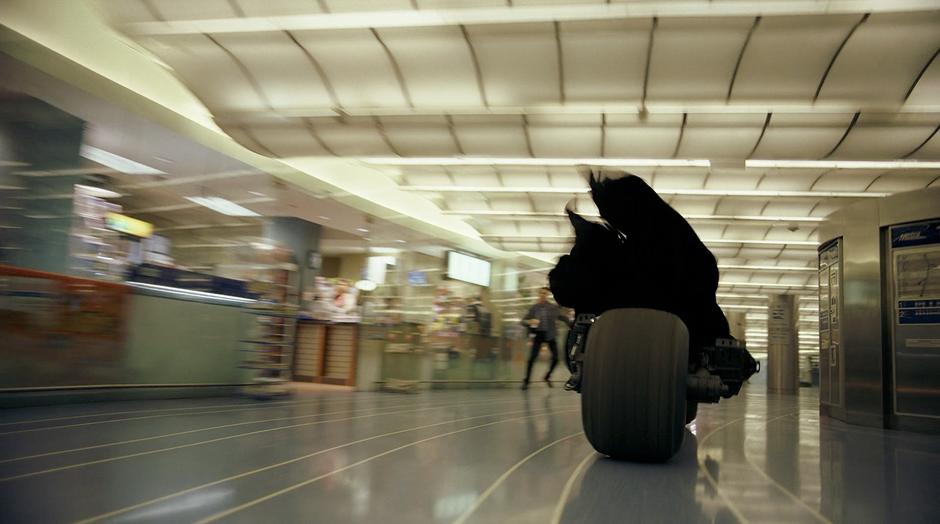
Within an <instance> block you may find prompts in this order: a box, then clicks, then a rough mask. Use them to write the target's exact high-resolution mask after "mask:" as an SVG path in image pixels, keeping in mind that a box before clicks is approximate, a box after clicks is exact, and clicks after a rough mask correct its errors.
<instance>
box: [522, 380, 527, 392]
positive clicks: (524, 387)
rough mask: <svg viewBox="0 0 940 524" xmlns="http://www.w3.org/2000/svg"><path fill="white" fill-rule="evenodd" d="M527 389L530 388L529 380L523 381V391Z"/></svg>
mask: <svg viewBox="0 0 940 524" xmlns="http://www.w3.org/2000/svg"><path fill="white" fill-rule="evenodd" d="M527 389H529V383H528V382H523V383H522V391H525V390H527Z"/></svg>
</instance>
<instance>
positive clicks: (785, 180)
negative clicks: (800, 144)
mask: <svg viewBox="0 0 940 524" xmlns="http://www.w3.org/2000/svg"><path fill="white" fill-rule="evenodd" d="M818 178H819V174H816V173H793V174H790V173H781V172H779V171H778V172H776V173H773V174H768V175H766V176H765V177H764V178H762V179H761V181H760V185H759V186H757V187H755V189H758V188H759V189H767V190H778V191H809V190H810V188H812V187H813V183H814V182H816V180H817V179H818Z"/></svg>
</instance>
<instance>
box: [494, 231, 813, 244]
mask: <svg viewBox="0 0 940 524" xmlns="http://www.w3.org/2000/svg"><path fill="white" fill-rule="evenodd" d="M480 237H481V238H486V239H509V240H511V241H520V240H521V241H532V242H540V241H544V240H560V241H571V240H574V235H543V234H530V235H519V234H511V235H509V234H506V235H497V234H490V235H480ZM702 242H704V243H705V244H759V245H771V246H780V245H793V246H813V247H816V246H818V245H819V242H816V241H815V240H768V239H729V238H707V239H706V238H703V239H702Z"/></svg>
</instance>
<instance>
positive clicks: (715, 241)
mask: <svg viewBox="0 0 940 524" xmlns="http://www.w3.org/2000/svg"><path fill="white" fill-rule="evenodd" d="M480 237H482V238H498V239H510V240H513V241H516V240H530V241H533V242H538V241H542V240H546V239H548V240H562V241H564V240H574V235H543V234H538V235H535V234H531V235H518V234H512V235H495V234H494V235H480ZM702 242H704V243H705V244H760V245H772V246H780V245H794V246H818V245H819V242H816V241H815V240H767V239H759V240H757V239H754V240H748V239H727V238H709V239H705V238H703V239H702ZM768 267H770V266H768ZM800 270H801V271H802V269H800ZM813 271H815V270H813Z"/></svg>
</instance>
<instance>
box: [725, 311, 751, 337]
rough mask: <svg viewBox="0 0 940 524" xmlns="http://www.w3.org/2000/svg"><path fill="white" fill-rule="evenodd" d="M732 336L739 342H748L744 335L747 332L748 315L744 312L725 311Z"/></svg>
mask: <svg viewBox="0 0 940 524" xmlns="http://www.w3.org/2000/svg"><path fill="white" fill-rule="evenodd" d="M725 317H726V318H727V319H728V327H729V328H731V336H732V337H734V338H736V339H738V340H744V341H746V340H747V337H745V335H744V333H745V331H747V314H746V313H745V312H743V311H725Z"/></svg>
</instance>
